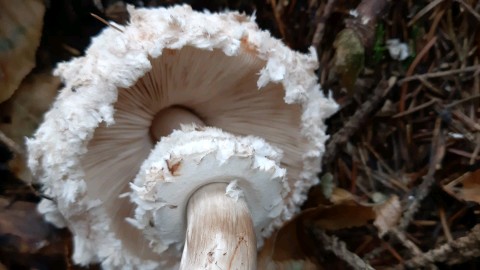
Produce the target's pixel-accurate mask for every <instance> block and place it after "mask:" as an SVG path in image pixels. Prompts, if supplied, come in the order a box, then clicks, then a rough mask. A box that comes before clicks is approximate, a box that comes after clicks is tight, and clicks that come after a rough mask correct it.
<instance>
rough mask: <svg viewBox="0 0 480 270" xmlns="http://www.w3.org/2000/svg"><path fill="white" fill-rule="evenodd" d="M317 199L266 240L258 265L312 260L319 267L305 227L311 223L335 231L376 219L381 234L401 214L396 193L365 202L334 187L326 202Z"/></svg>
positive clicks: (313, 244) (310, 238)
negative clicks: (370, 202)
mask: <svg viewBox="0 0 480 270" xmlns="http://www.w3.org/2000/svg"><path fill="white" fill-rule="evenodd" d="M317 194H318V193H317ZM319 201H320V202H323V203H322V204H319V205H317V206H316V207H311V208H308V209H305V210H303V211H302V212H301V213H300V214H298V215H297V216H296V217H294V218H293V219H292V220H290V221H289V222H287V223H286V224H284V226H283V227H282V228H280V230H279V231H278V232H277V233H276V234H275V235H274V236H272V237H271V238H270V239H268V240H267V242H266V244H265V246H264V248H263V249H262V251H261V253H260V255H259V262H261V263H262V264H260V263H259V265H263V266H265V267H264V268H266V267H267V266H271V265H275V266H276V264H277V263H287V262H294V261H295V262H303V264H300V265H302V267H307V265H310V264H312V265H314V266H315V267H317V269H318V268H319V267H320V264H319V262H318V261H317V260H316V256H315V254H313V252H312V251H313V250H317V249H318V248H315V245H316V244H317V243H315V242H314V241H313V240H312V237H311V235H310V233H309V231H308V230H309V228H311V227H312V226H313V227H316V228H320V229H322V230H332V231H334V230H340V229H346V228H351V227H359V226H365V225H367V224H371V223H372V222H375V225H376V226H377V228H378V229H379V233H380V234H384V233H385V232H387V231H388V230H389V229H390V228H391V227H393V226H395V225H396V223H397V222H398V220H399V217H400V214H401V208H400V202H399V200H398V197H396V196H393V197H391V198H390V199H388V200H385V201H383V202H382V203H380V204H368V203H363V202H361V201H360V200H359V199H358V198H357V197H355V196H354V195H353V194H351V193H350V192H348V191H346V190H344V189H340V188H334V189H333V190H332V192H331V196H330V202H328V203H325V200H324V199H322V200H319ZM307 261H308V262H309V263H308V264H307V263H306V262H307ZM285 265H288V264H285ZM292 265H297V264H292ZM286 269H288V268H286ZM294 269H308V268H294Z"/></svg>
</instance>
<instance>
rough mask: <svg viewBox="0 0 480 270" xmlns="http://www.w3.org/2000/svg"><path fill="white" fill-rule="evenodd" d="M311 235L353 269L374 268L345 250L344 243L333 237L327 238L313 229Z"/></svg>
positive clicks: (319, 231)
mask: <svg viewBox="0 0 480 270" xmlns="http://www.w3.org/2000/svg"><path fill="white" fill-rule="evenodd" d="M313 234H314V235H315V237H316V238H317V239H318V240H319V241H321V242H322V244H323V247H324V248H325V249H326V250H329V251H331V252H333V253H334V254H335V255H337V256H338V257H339V258H341V259H342V260H344V261H345V262H346V263H348V264H349V265H350V266H351V267H352V268H353V269H359V270H365V269H369V270H373V269H374V268H373V267H372V266H371V265H369V264H368V263H367V262H366V261H364V260H362V258H360V257H359V256H358V255H357V254H355V253H353V252H351V251H350V250H348V249H347V247H346V245H345V243H344V242H343V241H341V240H339V239H338V238H337V237H335V236H329V235H327V234H326V233H325V232H324V231H321V230H318V229H314V230H313Z"/></svg>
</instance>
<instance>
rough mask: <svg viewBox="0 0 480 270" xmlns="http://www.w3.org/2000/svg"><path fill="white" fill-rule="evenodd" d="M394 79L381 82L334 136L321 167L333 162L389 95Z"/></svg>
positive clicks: (328, 145)
mask: <svg viewBox="0 0 480 270" xmlns="http://www.w3.org/2000/svg"><path fill="white" fill-rule="evenodd" d="M395 82H396V78H395V77H391V78H390V79H389V80H388V81H385V80H384V81H381V82H380V83H379V84H378V85H377V87H376V88H375V90H374V92H373V95H372V97H371V98H369V99H368V100H367V101H365V103H363V104H362V106H361V107H360V108H359V109H358V110H357V112H355V114H354V115H353V116H352V117H350V119H349V120H348V122H347V123H346V124H345V125H344V126H343V127H342V128H341V129H340V130H339V131H338V132H336V133H335V134H334V135H332V138H331V139H330V141H329V142H328V144H327V147H326V151H325V155H324V156H323V165H326V164H329V163H331V162H332V161H333V159H334V158H335V156H336V153H337V151H338V149H339V147H340V146H342V145H344V144H345V143H347V142H348V140H349V139H350V137H351V136H352V135H353V134H355V132H357V131H358V129H359V128H360V127H361V126H362V125H363V124H364V123H365V121H366V119H368V116H369V114H370V113H371V112H372V111H373V110H374V109H375V108H377V107H378V106H379V105H380V103H381V102H382V101H383V99H384V98H385V97H386V96H387V95H388V93H390V90H391V89H392V87H393V86H394V85H395Z"/></svg>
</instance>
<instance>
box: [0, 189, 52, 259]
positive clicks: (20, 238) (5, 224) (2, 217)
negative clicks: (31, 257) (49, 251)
mask: <svg viewBox="0 0 480 270" xmlns="http://www.w3.org/2000/svg"><path fill="white" fill-rule="evenodd" d="M36 209H37V206H36V204H34V203H30V202H21V201H19V202H15V203H13V204H11V205H10V203H9V201H8V200H6V199H2V198H0V239H1V244H0V246H2V249H5V248H8V249H13V250H17V251H18V252H20V253H35V252H37V251H38V250H39V249H41V248H42V247H44V246H45V245H46V244H47V243H48V241H47V240H46V239H47V236H48V234H49V233H50V226H49V225H47V224H46V223H45V222H44V221H43V218H42V217H41V216H40V214H38V213H37V211H36Z"/></svg>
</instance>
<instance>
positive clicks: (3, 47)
mask: <svg viewBox="0 0 480 270" xmlns="http://www.w3.org/2000/svg"><path fill="white" fill-rule="evenodd" d="M44 13H45V4H44V1H42V0H29V1H11V0H0V103H1V102H3V101H5V100H7V99H8V98H10V96H11V95H12V94H13V92H15V90H16V89H17V88H18V86H19V85H20V83H21V81H22V80H23V78H24V77H25V76H27V74H28V73H29V72H30V71H31V70H32V68H33V67H34V66H35V52H36V50H37V46H38V45H39V44H40V37H41V35H42V25H43V14H44Z"/></svg>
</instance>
